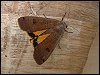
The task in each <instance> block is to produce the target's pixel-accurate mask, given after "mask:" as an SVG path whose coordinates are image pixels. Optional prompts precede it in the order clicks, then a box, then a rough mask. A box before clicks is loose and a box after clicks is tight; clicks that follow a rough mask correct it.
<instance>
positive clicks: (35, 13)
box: [28, 2, 38, 16]
mask: <svg viewBox="0 0 100 75" xmlns="http://www.w3.org/2000/svg"><path fill="white" fill-rule="evenodd" d="M28 4H29V7H30V9H31V11H32V13H33V14H34V15H36V16H38V15H37V12H35V11H34V10H33V9H32V7H31V4H30V2H28Z"/></svg>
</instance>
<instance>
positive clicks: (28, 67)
mask: <svg viewBox="0 0 100 75" xmlns="http://www.w3.org/2000/svg"><path fill="white" fill-rule="evenodd" d="M65 12H66V13H67V14H66V17H65V19H64V21H65V22H66V24H67V25H68V28H67V29H66V30H68V31H72V32H73V33H67V32H64V35H63V37H62V38H61V40H60V43H59V45H60V47H61V49H59V47H58V46H56V48H55V50H54V51H53V53H52V54H51V56H50V57H49V59H48V60H47V61H46V62H45V63H44V64H42V65H38V64H36V62H35V60H34V59H33V51H34V49H33V47H32V46H31V43H30V41H29V37H28V35H27V34H26V33H25V32H24V31H22V30H20V28H19V25H18V18H19V17H22V16H42V17H44V16H43V14H45V16H46V17H49V18H53V19H58V20H61V19H62V17H63V15H64V14H65ZM98 25H99V2H98V1H56V2H55V1H50V2H49V1H30V2H29V1H1V73H2V74H6V73H10V74H13V73H14V74H34V73H39V74H42V73H62V74H64V73H67V74H73V73H75V74H77V73H78V74H79V73H82V71H83V68H84V66H85V63H86V61H87V58H88V53H89V50H90V47H91V44H92V42H93V39H94V38H95V33H96V29H97V26H98Z"/></svg>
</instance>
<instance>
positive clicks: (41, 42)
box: [18, 16, 67, 65]
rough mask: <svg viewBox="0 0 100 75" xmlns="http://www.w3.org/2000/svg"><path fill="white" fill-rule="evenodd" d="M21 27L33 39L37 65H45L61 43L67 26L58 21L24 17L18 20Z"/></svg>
mask: <svg viewBox="0 0 100 75" xmlns="http://www.w3.org/2000/svg"><path fill="white" fill-rule="evenodd" d="M18 23H19V27H20V28H21V29H22V30H24V31H26V32H27V33H28V35H29V36H30V37H31V38H32V39H30V41H32V44H33V46H34V54H33V57H34V59H35V61H36V63H37V64H39V65H41V64H43V63H44V62H45V61H46V60H47V59H48V57H49V56H50V54H51V53H52V52H53V50H54V49H55V47H56V45H57V44H58V43H59V41H60V38H61V37H62V35H63V33H64V30H65V28H66V27H67V25H66V24H65V23H64V22H63V18H62V21H58V20H56V19H50V18H43V17H34V16H24V17H20V18H19V19H18Z"/></svg>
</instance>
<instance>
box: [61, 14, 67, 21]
mask: <svg viewBox="0 0 100 75" xmlns="http://www.w3.org/2000/svg"><path fill="white" fill-rule="evenodd" d="M65 16H66V12H65V14H64V16H63V17H62V20H61V21H63V20H64V18H65Z"/></svg>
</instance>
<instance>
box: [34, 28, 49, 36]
mask: <svg viewBox="0 0 100 75" xmlns="http://www.w3.org/2000/svg"><path fill="white" fill-rule="evenodd" d="M46 30H47V29H46ZM46 30H41V31H36V32H33V33H34V34H35V35H40V34H42V33H44V32H45V31H46Z"/></svg>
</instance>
